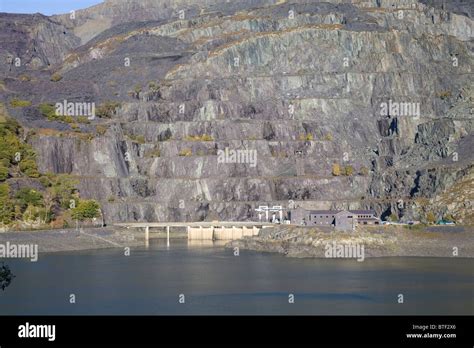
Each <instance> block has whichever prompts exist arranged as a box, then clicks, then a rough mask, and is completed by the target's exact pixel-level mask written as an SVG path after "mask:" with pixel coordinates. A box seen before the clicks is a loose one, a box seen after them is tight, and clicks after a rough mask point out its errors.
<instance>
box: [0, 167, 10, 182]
mask: <svg viewBox="0 0 474 348" xmlns="http://www.w3.org/2000/svg"><path fill="white" fill-rule="evenodd" d="M7 179H8V167H5V166H4V165H3V164H2V165H0V181H5V180H7Z"/></svg>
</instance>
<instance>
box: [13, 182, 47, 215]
mask: <svg viewBox="0 0 474 348" xmlns="http://www.w3.org/2000/svg"><path fill="white" fill-rule="evenodd" d="M15 198H16V200H17V203H18V205H19V206H20V207H21V208H22V210H23V209H26V207H27V206H29V205H32V206H34V207H40V206H42V205H43V195H42V194H41V192H38V191H36V190H33V189H31V188H28V187H24V188H22V189H20V190H19V191H18V192H17V193H16V195H15Z"/></svg>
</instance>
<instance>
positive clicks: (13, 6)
mask: <svg viewBox="0 0 474 348" xmlns="http://www.w3.org/2000/svg"><path fill="white" fill-rule="evenodd" d="M102 2H103V1H102V0H74V1H68V0H0V12H8V13H38V12H39V13H42V14H44V15H47V16H50V15H53V14H63V13H68V12H70V11H72V10H80V9H84V8H87V7H90V6H94V5H97V4H100V3H102Z"/></svg>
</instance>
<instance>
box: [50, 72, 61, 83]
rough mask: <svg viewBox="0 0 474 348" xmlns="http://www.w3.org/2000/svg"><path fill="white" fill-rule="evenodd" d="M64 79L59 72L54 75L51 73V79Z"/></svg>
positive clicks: (56, 80) (54, 80)
mask: <svg viewBox="0 0 474 348" xmlns="http://www.w3.org/2000/svg"><path fill="white" fill-rule="evenodd" d="M62 79H63V77H62V76H61V75H60V74H59V73H54V74H53V75H51V81H53V82H58V81H61V80H62Z"/></svg>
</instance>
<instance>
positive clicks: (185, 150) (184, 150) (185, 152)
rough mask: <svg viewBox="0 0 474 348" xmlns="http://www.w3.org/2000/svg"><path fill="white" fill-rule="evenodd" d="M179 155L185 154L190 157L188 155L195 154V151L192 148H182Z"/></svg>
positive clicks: (184, 155)
mask: <svg viewBox="0 0 474 348" xmlns="http://www.w3.org/2000/svg"><path fill="white" fill-rule="evenodd" d="M178 155H179V156H183V157H188V156H192V155H193V151H192V150H191V149H182V150H181V151H180V152H179V154H178Z"/></svg>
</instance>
